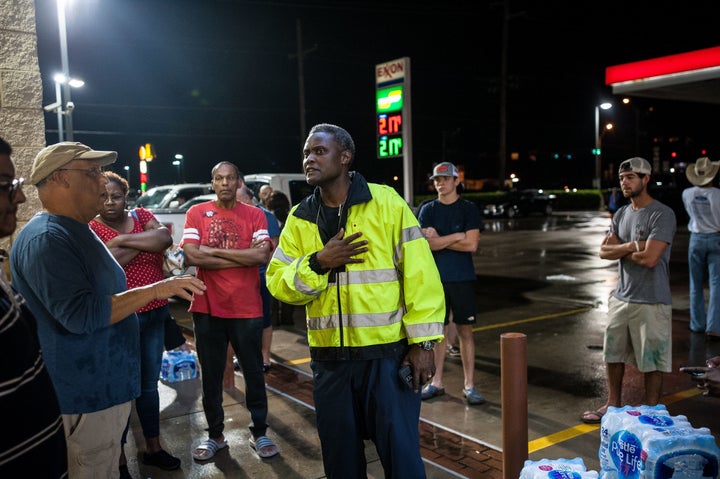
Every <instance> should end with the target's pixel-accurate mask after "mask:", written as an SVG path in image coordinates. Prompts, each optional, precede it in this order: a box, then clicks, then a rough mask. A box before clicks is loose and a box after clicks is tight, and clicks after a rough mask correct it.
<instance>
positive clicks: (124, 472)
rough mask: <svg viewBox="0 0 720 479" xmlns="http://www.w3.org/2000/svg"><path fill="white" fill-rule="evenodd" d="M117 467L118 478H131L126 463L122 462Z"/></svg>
mask: <svg viewBox="0 0 720 479" xmlns="http://www.w3.org/2000/svg"><path fill="white" fill-rule="evenodd" d="M118 469H120V479H133V477H132V476H131V475H130V471H129V470H128V467H127V464H122V465H121V466H118Z"/></svg>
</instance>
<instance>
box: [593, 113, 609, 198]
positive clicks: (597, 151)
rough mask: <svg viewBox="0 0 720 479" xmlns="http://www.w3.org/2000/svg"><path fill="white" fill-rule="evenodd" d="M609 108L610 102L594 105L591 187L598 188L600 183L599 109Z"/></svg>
mask: <svg viewBox="0 0 720 479" xmlns="http://www.w3.org/2000/svg"><path fill="white" fill-rule="evenodd" d="M601 108H602V109H603V110H609V109H610V108H612V103H608V102H605V103H601V104H600V105H596V106H595V178H594V179H593V188H595V189H596V190H599V189H600V187H601V186H602V185H601V173H602V165H601V161H600V155H601V150H600V148H601V147H602V138H601V137H600V109H601Z"/></svg>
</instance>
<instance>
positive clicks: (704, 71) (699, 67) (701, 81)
mask: <svg viewBox="0 0 720 479" xmlns="http://www.w3.org/2000/svg"><path fill="white" fill-rule="evenodd" d="M605 84H606V85H609V86H611V87H612V91H613V93H615V94H627V95H633V96H640V97H648V98H658V99H663V100H679V101H689V102H699V103H710V104H718V105H720V47H712V48H705V49H703V50H695V51H692V52H687V53H679V54H677V55H668V56H664V57H658V58H652V59H650V60H642V61H637V62H632V63H625V64H622V65H616V66H611V67H607V68H606V70H605Z"/></svg>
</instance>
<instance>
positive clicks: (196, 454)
mask: <svg viewBox="0 0 720 479" xmlns="http://www.w3.org/2000/svg"><path fill="white" fill-rule="evenodd" d="M226 447H227V442H225V441H215V440H214V439H206V440H205V441H203V442H201V443H200V445H198V446H197V447H196V448H195V449H194V450H193V452H192V457H193V459H195V460H196V461H207V460H209V459H212V458H213V457H215V453H216V452H218V451H219V450H220V449H224V448H226Z"/></svg>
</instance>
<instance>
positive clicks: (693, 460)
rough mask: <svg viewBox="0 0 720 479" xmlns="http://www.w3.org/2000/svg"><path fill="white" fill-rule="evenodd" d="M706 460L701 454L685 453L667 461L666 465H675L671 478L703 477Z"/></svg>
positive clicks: (694, 478)
mask: <svg viewBox="0 0 720 479" xmlns="http://www.w3.org/2000/svg"><path fill="white" fill-rule="evenodd" d="M706 462H707V459H705V458H704V457H702V456H701V455H699V454H685V455H682V456H676V457H673V458H671V459H669V460H667V461H665V465H666V466H667V465H672V466H673V475H672V476H671V479H702V478H703V468H704V466H705V463H706Z"/></svg>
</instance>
